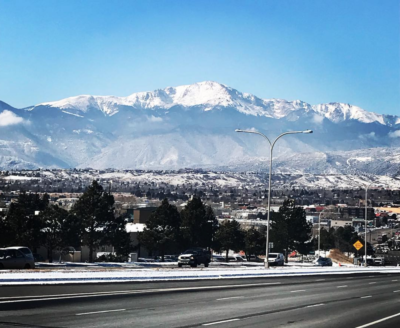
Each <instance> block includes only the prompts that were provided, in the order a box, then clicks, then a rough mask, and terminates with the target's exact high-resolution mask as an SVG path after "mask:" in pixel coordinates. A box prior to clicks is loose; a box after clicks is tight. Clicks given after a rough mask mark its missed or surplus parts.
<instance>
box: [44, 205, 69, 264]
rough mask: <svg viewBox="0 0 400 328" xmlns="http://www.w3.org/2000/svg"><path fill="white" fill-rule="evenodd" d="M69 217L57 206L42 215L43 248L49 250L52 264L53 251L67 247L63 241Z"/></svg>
mask: <svg viewBox="0 0 400 328" xmlns="http://www.w3.org/2000/svg"><path fill="white" fill-rule="evenodd" d="M67 216H68V212H67V211H66V210H64V209H63V208H61V207H58V206H57V205H50V206H48V207H47V208H46V209H45V210H44V211H43V212H42V213H41V220H42V225H43V228H42V232H43V246H45V247H46V248H47V258H48V259H49V262H50V263H52V262H53V251H54V250H60V249H62V248H63V247H64V246H67V245H64V243H63V239H62V236H63V231H62V230H63V223H64V221H65V220H66V218H67Z"/></svg>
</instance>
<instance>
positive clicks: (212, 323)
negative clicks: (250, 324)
mask: <svg viewBox="0 0 400 328" xmlns="http://www.w3.org/2000/svg"><path fill="white" fill-rule="evenodd" d="M239 320H240V319H237V318H236V319H229V320H223V321H215V322H210V323H203V324H202V326H212V325H218V324H220V323H225V322H232V321H239Z"/></svg>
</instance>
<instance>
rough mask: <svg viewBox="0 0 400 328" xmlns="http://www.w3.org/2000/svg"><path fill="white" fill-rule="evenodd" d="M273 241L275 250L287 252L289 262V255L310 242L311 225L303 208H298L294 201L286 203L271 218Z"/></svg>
mask: <svg viewBox="0 0 400 328" xmlns="http://www.w3.org/2000/svg"><path fill="white" fill-rule="evenodd" d="M271 217H272V220H271V241H272V242H273V243H274V249H275V250H277V251H281V252H283V251H285V254H286V255H285V260H286V262H287V257H288V253H289V252H290V251H293V250H296V249H297V248H298V247H300V248H302V247H304V243H306V242H308V241H309V240H310V234H311V224H310V223H308V222H307V220H306V213H305V211H304V209H303V208H301V207H296V206H295V203H294V201H293V200H286V201H284V203H283V205H282V206H281V207H280V208H279V212H278V213H273V215H272V216H271Z"/></svg>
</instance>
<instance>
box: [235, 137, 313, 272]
mask: <svg viewBox="0 0 400 328" xmlns="http://www.w3.org/2000/svg"><path fill="white" fill-rule="evenodd" d="M235 131H236V132H244V133H254V134H259V135H260V136H262V137H264V138H265V139H267V141H268V143H269V146H270V162H269V182H268V217H267V244H266V247H265V263H264V265H265V268H266V269H268V268H269V262H268V258H269V222H270V221H269V219H270V212H271V211H270V208H271V177H272V151H273V150H274V146H275V143H276V142H277V141H278V139H279V138H281V137H283V136H284V135H287V134H297V133H313V132H312V130H305V131H289V132H285V133H282V134H281V135H279V136H278V137H277V138H276V139H275V140H274V141H273V142H271V140H269V138H268V137H267V136H266V135H264V134H263V133H261V132H258V131H252V130H241V129H236V130H235Z"/></svg>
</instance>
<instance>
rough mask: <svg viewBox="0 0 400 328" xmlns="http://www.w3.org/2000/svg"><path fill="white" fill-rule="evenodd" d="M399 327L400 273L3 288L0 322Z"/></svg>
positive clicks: (37, 327)
mask: <svg viewBox="0 0 400 328" xmlns="http://www.w3.org/2000/svg"><path fill="white" fill-rule="evenodd" d="M208 326H211V327H221V328H224V327H307V328H308V327H324V328H328V327H341V328H347V327H354V328H356V327H358V328H364V327H376V328H378V327H379V328H382V327H400V275H397V274H383V273H382V274H378V273H373V274H363V275H355V274H353V275H329V276H326V275H321V276H308V277H275V278H267V279H266V278H263V279H262V278H257V279H232V280H208V281H178V282H176V281H175V282H160V283H154V282H153V283H149V282H146V283H119V284H79V285H77V284H76V285H73V284H71V285H43V286H1V287H0V327H30V328H44V327H47V328H49V327H53V328H55V327H57V328H58V327H81V328H88V327H135V328H136V327H208Z"/></svg>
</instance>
